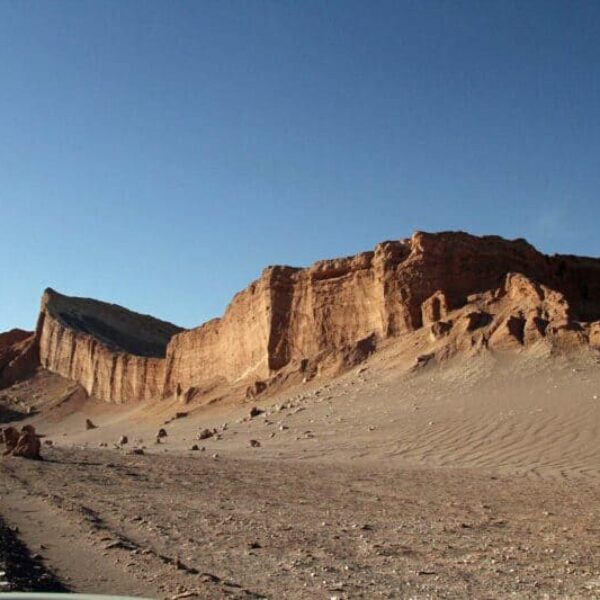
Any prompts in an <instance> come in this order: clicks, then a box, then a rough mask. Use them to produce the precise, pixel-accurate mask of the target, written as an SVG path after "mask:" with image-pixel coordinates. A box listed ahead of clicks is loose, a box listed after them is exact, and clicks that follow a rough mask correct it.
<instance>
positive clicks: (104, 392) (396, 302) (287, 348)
mask: <svg viewBox="0 0 600 600" xmlns="http://www.w3.org/2000/svg"><path fill="white" fill-rule="evenodd" d="M599 319H600V259H591V258H581V257H574V256H545V255H543V254H541V253H539V252H537V251H536V250H535V249H534V248H533V247H532V246H531V245H529V244H528V243H527V242H525V241H524V240H515V241H508V240H504V239H502V238H499V237H496V236H485V237H475V236H471V235H468V234H465V233H456V232H448V233H439V234H427V233H421V232H419V233H416V234H414V235H413V236H412V238H410V239H407V240H401V241H396V242H384V243H382V244H379V245H378V246H377V247H376V248H375V250H374V251H373V252H365V253H362V254H358V255H356V256H353V257H349V258H341V259H335V260H327V261H320V262H318V263H315V264H314V265H312V266H311V267H308V268H305V269H297V268H291V267H269V268H267V269H265V271H264V272H263V273H262V275H261V277H260V278H259V279H258V280H257V281H255V282H254V283H252V284H251V285H250V286H249V287H248V288H247V289H246V290H244V291H242V292H240V293H239V294H237V295H236V296H235V297H234V299H233V301H232V302H231V304H230V305H229V307H228V308H227V310H226V312H225V314H224V316H223V317H222V318H220V319H214V320H212V321H209V322H208V323H205V324H204V325H202V326H201V327H198V328H196V329H192V330H187V331H182V330H180V329H179V328H177V327H175V326H174V325H171V324H169V323H164V322H162V321H158V320H156V319H152V318H151V317H145V316H142V315H136V314H135V313H131V312H129V311H126V310H125V309H122V308H120V307H115V306H113V305H107V304H104V303H100V302H96V301H89V300H82V299H71V298H67V297H65V296H61V295H60V294H57V293H56V292H52V291H48V292H46V294H45V295H44V300H43V302H42V311H41V315H40V321H39V324H38V328H37V331H36V340H37V342H36V343H37V347H38V349H39V360H40V364H41V365H42V366H44V367H45V368H47V369H49V370H51V371H55V372H57V373H59V374H61V375H63V376H65V377H68V378H70V379H73V380H75V381H77V382H79V383H80V384H81V385H82V386H83V387H84V388H85V389H86V390H87V391H88V393H90V394H93V395H94V396H96V397H98V398H101V399H104V400H107V401H112V402H126V401H133V400H152V399H160V398H164V397H166V396H171V395H177V396H181V397H182V398H183V399H186V398H189V397H190V392H194V391H195V390H202V389H206V388H207V387H210V386H213V385H215V384H227V385H241V384H243V383H244V382H248V383H249V384H251V383H255V382H257V381H260V382H262V381H268V380H269V379H273V378H276V377H277V376H278V375H280V374H282V373H289V372H307V373H308V374H309V375H310V374H311V373H314V372H315V370H316V369H318V368H319V366H320V365H324V364H331V363H333V364H336V361H337V363H339V364H340V365H341V366H343V364H344V363H352V362H353V361H357V360H361V359H363V358H364V357H365V356H367V355H368V354H369V353H370V352H372V351H373V350H374V349H375V348H376V346H377V344H378V343H380V342H381V341H383V340H389V339H395V338H397V339H398V340H399V343H401V341H402V339H405V337H406V336H408V335H410V334H413V333H414V332H420V333H421V334H422V335H423V336H425V337H424V339H425V338H426V339H428V340H429V342H428V343H430V344H431V349H432V356H433V355H435V356H437V357H440V358H442V357H445V356H446V357H447V356H450V355H453V354H455V353H457V352H469V351H473V350H474V349H475V350H478V349H483V348H489V349H492V350H495V351H519V350H520V349H522V348H523V347H526V346H528V345H531V344H535V343H538V342H543V343H547V344H549V345H550V346H552V347H566V346H581V347H584V346H585V347H587V346H592V347H600V323H599V322H598V320H599ZM261 385H262V384H261ZM255 387H256V385H255Z"/></svg>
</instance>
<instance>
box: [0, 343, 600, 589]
mask: <svg viewBox="0 0 600 600" xmlns="http://www.w3.org/2000/svg"><path fill="white" fill-rule="evenodd" d="M393 352H394V351H393V349H391V350H389V351H388V352H381V353H378V354H377V355H375V356H374V357H373V358H372V359H370V360H369V361H367V362H366V363H364V364H363V365H362V366H359V367H356V368H354V369H353V370H352V371H350V372H348V373H346V374H344V375H342V376H340V377H338V378H335V379H327V380H325V379H323V380H321V378H319V377H317V378H315V379H314V380H312V381H309V382H306V383H305V384H302V385H299V386H296V387H294V388H292V389H289V390H287V391H285V392H281V393H278V394H271V395H269V396H267V397H264V398H263V397H260V396H259V397H258V398H256V399H254V400H252V401H250V402H246V403H240V402H231V403H227V402H221V403H215V404H211V405H209V406H185V405H184V406H181V405H180V406H174V405H173V404H172V403H169V402H163V403H158V404H156V403H155V404H151V405H150V404H148V405H147V404H143V403H140V404H135V405H124V406H115V405H110V404H108V403H105V402H99V401H93V400H91V399H86V398H85V397H83V395H82V394H80V393H79V392H78V390H77V388H76V386H75V385H74V384H72V383H70V382H67V381H66V380H61V379H60V378H57V376H54V375H50V374H48V373H46V372H40V373H39V374H38V375H37V376H36V377H35V378H33V379H31V380H28V381H27V382H24V383H22V384H17V385H16V386H13V387H12V388H10V389H9V390H4V391H3V392H2V394H4V395H3V398H4V405H5V414H8V415H11V418H15V415H17V416H19V415H20V416H23V417H26V418H25V419H23V420H21V421H19V425H20V424H22V423H33V424H34V425H35V426H36V428H37V430H38V432H39V433H40V434H42V435H44V436H45V437H44V438H43V441H44V446H43V455H44V460H42V461H30V460H26V459H20V458H14V457H10V458H9V457H6V458H4V459H3V460H2V461H1V462H0V514H1V516H2V519H3V520H4V526H3V527H1V528H0V536H1V537H2V539H3V540H9V539H10V540H11V544H13V545H14V544H17V545H19V544H22V545H21V546H19V548H20V550H19V551H20V552H21V553H22V554H27V555H28V560H30V561H32V563H31V566H30V568H29V572H31V571H32V570H35V572H36V573H39V576H34V577H32V578H30V579H29V580H27V578H26V577H25V578H23V577H22V575H21V579H19V573H18V569H17V568H16V567H15V566H14V565H15V564H16V563H19V564H21V565H22V564H23V560H20V561H15V560H13V563H12V564H13V566H12V568H11V561H10V556H8V558H7V556H4V557H3V555H2V554H1V553H0V565H2V564H3V560H4V564H5V567H4V572H5V574H4V576H3V577H4V580H3V578H2V576H0V583H1V582H2V581H4V582H3V583H2V585H3V586H4V588H5V589H38V590H39V589H60V588H61V586H62V587H63V588H66V589H69V590H71V591H77V592H96V593H112V594H124V595H135V596H145V597H150V598H173V599H178V598H195V597H197V598H294V599H295V598H325V599H333V598H338V599H350V598H466V597H469V598H509V597H510V598H598V597H600V552H599V550H600V536H599V534H600V525H599V523H600V504H599V503H598V494H599V492H600V444H599V439H600V364H599V363H598V360H597V357H596V356H595V355H593V354H589V353H588V354H581V355H580V356H572V357H570V358H564V357H563V358H560V357H553V356H550V355H549V354H547V353H544V352H536V350H535V349H533V350H532V351H527V352H523V353H521V354H518V355H514V356H510V357H508V356H507V355H501V354H492V353H484V354H481V355H479V356H476V357H472V358H468V359H467V358H463V357H461V358H457V359H456V360H453V361H450V362H449V363H447V364H445V365H441V366H436V365H430V366H425V367H424V368H419V369H416V370H415V369H409V368H400V366H399V364H400V363H399V360H398V357H396V356H394V354H393ZM57 398H58V399H59V400H57ZM29 406H31V407H33V408H32V409H28V407H29ZM9 408H10V410H11V411H12V412H8V409H9ZM251 408H256V409H258V410H257V411H253V416H250V415H251ZM28 411H29V412H31V411H33V412H32V415H30V416H27V415H26V414H25V413H27V412H28ZM176 412H179V413H181V414H180V415H179V418H175V413H176ZM86 419H90V420H91V421H92V422H93V424H94V425H95V426H96V427H95V428H94V429H87V428H86V425H85V420H86ZM161 428H162V429H164V430H165V432H164V433H166V435H164V436H163V437H161V438H159V439H158V440H157V434H158V432H159V429H161ZM205 429H207V430H208V431H209V433H208V434H207V433H205V434H204V436H202V435H200V434H201V432H203V431H204V430H205ZM207 435H209V437H206V436H207ZM122 436H127V438H128V440H127V443H125V444H122V443H120V441H121V438H122ZM201 437H202V438H203V439H198V438H201ZM50 442H51V443H52V445H49V443H50ZM194 445H196V446H197V449H192V448H193V447H194ZM7 544H8V542H7V543H5V544H3V548H5V554H7V555H10V552H8V551H7V550H6V549H7V548H9V545H7ZM10 547H12V546H10ZM25 549H26V551H25ZM19 551H17V554H18V552H19ZM13 559H14V557H13ZM6 565H8V567H7V566H6ZM0 570H2V567H1V566H0Z"/></svg>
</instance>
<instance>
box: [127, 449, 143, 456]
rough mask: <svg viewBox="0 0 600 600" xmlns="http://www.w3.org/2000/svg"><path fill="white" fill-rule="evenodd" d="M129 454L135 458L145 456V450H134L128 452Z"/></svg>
mask: <svg viewBox="0 0 600 600" xmlns="http://www.w3.org/2000/svg"><path fill="white" fill-rule="evenodd" d="M127 454H130V455H134V456H143V454H144V449H143V448H132V449H131V450H127Z"/></svg>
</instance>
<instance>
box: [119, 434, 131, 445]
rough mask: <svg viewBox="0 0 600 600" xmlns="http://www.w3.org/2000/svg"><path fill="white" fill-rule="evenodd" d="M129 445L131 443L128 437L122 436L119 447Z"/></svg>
mask: <svg viewBox="0 0 600 600" xmlns="http://www.w3.org/2000/svg"><path fill="white" fill-rule="evenodd" d="M128 443H129V439H128V438H127V436H126V435H122V436H121V437H120V438H119V446H124V445H125V444H128Z"/></svg>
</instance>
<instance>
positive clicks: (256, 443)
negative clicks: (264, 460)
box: [250, 440, 260, 448]
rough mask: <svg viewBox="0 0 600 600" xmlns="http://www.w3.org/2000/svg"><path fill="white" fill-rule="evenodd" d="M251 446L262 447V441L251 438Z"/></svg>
mask: <svg viewBox="0 0 600 600" xmlns="http://www.w3.org/2000/svg"><path fill="white" fill-rule="evenodd" d="M250 446H252V448H260V442H259V441H258V440H250Z"/></svg>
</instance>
